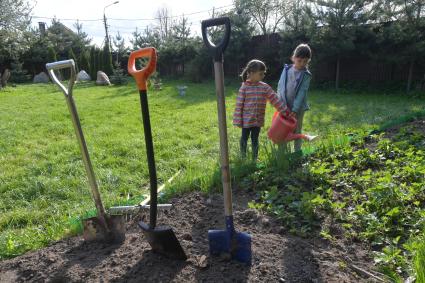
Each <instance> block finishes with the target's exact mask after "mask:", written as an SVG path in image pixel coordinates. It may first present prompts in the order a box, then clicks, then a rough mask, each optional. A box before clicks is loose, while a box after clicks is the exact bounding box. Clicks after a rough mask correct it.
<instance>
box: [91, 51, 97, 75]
mask: <svg viewBox="0 0 425 283" xmlns="http://www.w3.org/2000/svg"><path fill="white" fill-rule="evenodd" d="M97 69H98V66H97V51H96V47H94V46H92V47H91V48H90V77H91V79H92V80H95V79H96V75H97V74H96V73H97Z"/></svg>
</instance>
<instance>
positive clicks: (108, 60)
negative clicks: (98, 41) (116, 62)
mask: <svg viewBox="0 0 425 283" xmlns="http://www.w3.org/2000/svg"><path fill="white" fill-rule="evenodd" d="M103 68H104V72H105V73H106V74H107V75H108V76H110V75H112V73H113V69H114V66H113V65H112V55H111V51H110V50H109V44H105V45H104V46H103Z"/></svg>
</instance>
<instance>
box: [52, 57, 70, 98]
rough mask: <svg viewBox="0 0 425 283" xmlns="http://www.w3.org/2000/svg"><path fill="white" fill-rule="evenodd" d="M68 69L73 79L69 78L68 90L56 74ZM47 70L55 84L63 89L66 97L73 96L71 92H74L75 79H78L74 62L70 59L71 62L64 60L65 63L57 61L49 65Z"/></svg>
mask: <svg viewBox="0 0 425 283" xmlns="http://www.w3.org/2000/svg"><path fill="white" fill-rule="evenodd" d="M66 68H70V69H71V77H70V78H69V83H68V89H67V88H66V87H65V86H64V85H63V84H62V83H61V82H60V81H59V79H58V78H57V77H56V75H55V72H54V71H55V70H60V69H66ZM46 69H47V72H48V73H49V75H50V77H51V78H52V80H53V82H54V83H55V84H57V85H58V86H59V87H60V88H61V90H62V91H63V93H64V94H65V95H66V96H68V95H72V91H71V90H72V87H73V86H74V83H75V79H76V77H77V75H76V71H75V62H74V60H72V59H70V60H64V61H57V62H53V63H47V64H46Z"/></svg>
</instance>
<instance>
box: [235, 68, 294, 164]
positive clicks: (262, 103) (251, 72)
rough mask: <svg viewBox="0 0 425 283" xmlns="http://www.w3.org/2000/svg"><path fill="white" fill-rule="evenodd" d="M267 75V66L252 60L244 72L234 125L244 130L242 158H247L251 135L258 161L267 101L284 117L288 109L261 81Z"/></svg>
mask: <svg viewBox="0 0 425 283" xmlns="http://www.w3.org/2000/svg"><path fill="white" fill-rule="evenodd" d="M265 73H266V65H265V64H264V63H263V62H262V61H260V60H251V61H249V62H248V64H247V66H246V67H245V69H244V70H243V71H242V74H241V77H242V79H243V83H242V86H241V87H240V89H239V94H238V97H237V99H236V108H235V112H234V114H233V125H235V126H237V127H240V128H242V136H241V139H240V147H241V154H242V157H246V148H247V143H248V138H249V136H250V135H251V143H252V158H253V160H254V161H256V160H257V156H258V136H259V134H260V130H261V127H262V126H264V116H265V113H266V104H267V100H268V101H270V103H271V104H272V105H273V106H274V107H275V108H276V109H277V110H278V111H279V112H281V113H282V114H283V115H284V116H286V115H288V113H287V107H286V105H285V103H284V101H283V100H282V99H280V98H279V96H278V95H277V94H276V92H274V91H273V89H272V88H271V87H270V86H269V85H268V84H266V83H264V82H262V81H261V80H262V79H263V78H264V75H265Z"/></svg>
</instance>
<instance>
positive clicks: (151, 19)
mask: <svg viewBox="0 0 425 283" xmlns="http://www.w3.org/2000/svg"><path fill="white" fill-rule="evenodd" d="M232 6H233V4H232V5H226V6H221V7H217V8H213V9H209V10H203V11H198V12H193V13H189V14H184V16H191V15H196V14H201V13H206V12H211V11H214V10H221V9H224V8H228V7H232ZM182 16H183V15H177V16H169V17H164V19H172V18H179V17H182ZM32 18H34V19H46V20H60V21H80V22H98V21H103V19H67V18H56V17H53V18H52V17H43V16H32ZM158 19H160V18H158V17H156V18H150V19H147V18H145V19H125V18H123V19H117V18H108V20H111V21H155V20H158Z"/></svg>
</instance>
